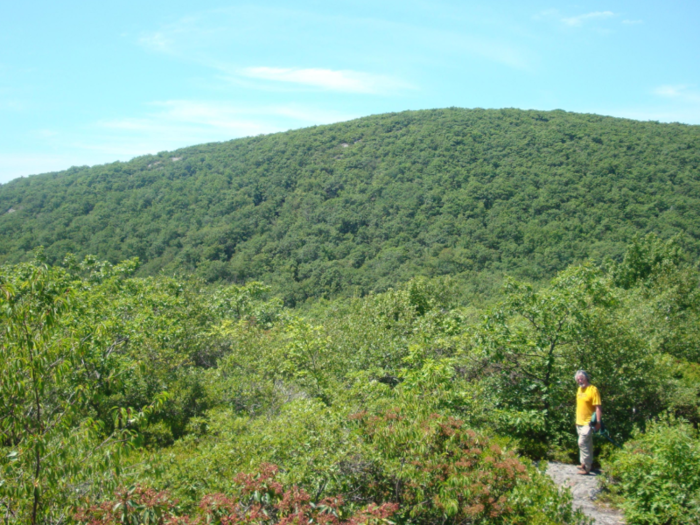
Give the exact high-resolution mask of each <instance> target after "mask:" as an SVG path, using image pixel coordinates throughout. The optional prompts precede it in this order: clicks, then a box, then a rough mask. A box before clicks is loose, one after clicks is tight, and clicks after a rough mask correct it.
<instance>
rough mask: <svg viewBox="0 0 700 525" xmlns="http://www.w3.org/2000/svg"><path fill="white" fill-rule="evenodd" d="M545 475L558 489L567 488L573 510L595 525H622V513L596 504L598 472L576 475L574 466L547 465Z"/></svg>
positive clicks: (599, 489) (598, 488)
mask: <svg viewBox="0 0 700 525" xmlns="http://www.w3.org/2000/svg"><path fill="white" fill-rule="evenodd" d="M547 474H548V475H549V476H550V477H551V478H552V479H553V480H554V482H555V483H556V484H557V485H559V486H560V487H568V488H569V489H570V490H571V494H572V495H573V496H574V508H575V509H581V510H582V511H583V513H584V514H585V515H586V516H588V517H589V518H592V519H593V522H594V523H595V524H596V525H622V524H624V523H625V520H624V517H623V515H622V512H620V511H619V510H615V509H611V508H608V507H605V506H603V505H600V504H596V500H597V499H598V495H599V494H600V491H601V488H600V487H599V484H598V478H599V477H600V472H599V471H597V470H594V471H593V472H592V473H591V474H589V475H588V476H582V475H580V474H578V473H577V467H576V465H566V464H564V463H553V462H550V463H548V464H547Z"/></svg>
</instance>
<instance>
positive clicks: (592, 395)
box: [576, 385, 602, 425]
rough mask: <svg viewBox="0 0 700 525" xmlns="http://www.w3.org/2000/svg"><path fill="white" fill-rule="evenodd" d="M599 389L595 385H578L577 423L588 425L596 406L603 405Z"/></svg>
mask: <svg viewBox="0 0 700 525" xmlns="http://www.w3.org/2000/svg"><path fill="white" fill-rule="evenodd" d="M601 404H602V403H601V402H600V394H599V393H598V389H597V388H596V387H594V386H593V385H588V386H587V387H586V388H581V387H578V392H576V424H577V425H588V424H589V423H590V422H591V416H592V415H593V412H595V407H597V406H599V405H601Z"/></svg>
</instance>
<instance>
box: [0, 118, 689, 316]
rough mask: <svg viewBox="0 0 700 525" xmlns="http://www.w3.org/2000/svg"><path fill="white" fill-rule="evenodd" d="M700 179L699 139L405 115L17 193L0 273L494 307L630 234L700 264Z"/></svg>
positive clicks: (650, 130) (23, 184) (3, 196)
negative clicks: (161, 278)
mask: <svg viewBox="0 0 700 525" xmlns="http://www.w3.org/2000/svg"><path fill="white" fill-rule="evenodd" d="M699 169H700V127H697V126H685V125H680V124H659V123H653V122H635V121H631V120H624V119H615V118H610V117H601V116H597V115H583V114H573V113H565V112H563V111H551V112H542V111H520V110H514V109H504V110H464V109H457V108H450V109H442V110H430V111H407V112H402V113H394V114H386V115H377V116H371V117H366V118H362V119H358V120H354V121H350V122H344V123H340V124H334V125H330V126H319V127H314V128H309V129H304V130H296V131H290V132H287V133H280V134H275V135H269V136H264V137H253V138H246V139H240V140H234V141H231V142H226V143H221V144H206V145H200V146H194V147H191V148H186V149H182V150H178V151H176V152H172V153H167V152H162V153H160V154H158V155H149V156H144V157H140V158H137V159H134V160H132V161H130V162H126V163H121V162H116V163H113V164H109V165H104V166H96V167H93V168H72V169H71V170H68V171H66V172H62V173H53V174H46V175H41V176H34V177H29V178H25V179H19V180H16V181H12V182H10V183H8V184H5V185H2V186H0V262H7V263H16V262H20V261H22V260H26V257H27V254H28V253H29V252H30V250H31V249H33V248H34V247H37V246H42V245H43V246H45V247H46V254H47V257H48V260H49V262H51V263H54V264H55V263H59V262H60V261H61V260H62V258H63V257H64V255H65V254H66V253H69V252H74V253H77V254H78V255H80V256H84V255H86V254H95V255H97V256H98V258H100V259H104V260H109V261H111V262H112V263H116V262H118V261H121V260H124V259H127V258H130V257H139V259H140V260H141V261H142V263H143V264H142V265H141V267H140V268H139V270H138V271H139V273H138V275H141V276H146V275H156V274H158V272H159V271H161V270H165V272H166V274H168V275H172V274H173V273H174V272H183V271H184V272H194V273H196V274H197V275H198V276H199V277H200V278H202V279H204V280H205V281H207V282H219V281H224V282H236V283H243V282H249V281H253V280H255V281H262V282H265V283H267V284H268V285H270V286H271V288H272V290H274V292H275V294H279V295H280V296H281V297H282V298H283V299H284V301H285V303H286V304H288V305H295V304H301V303H303V302H304V301H306V300H307V299H308V298H319V297H326V298H328V297H334V296H337V295H344V296H352V295H364V294H366V293H368V292H370V291H375V292H381V291H385V290H387V289H388V288H390V287H396V286H397V285H398V284H400V283H403V282H406V281H408V280H409V279H411V278H414V277H416V276H419V275H423V276H427V277H436V276H442V275H452V276H454V277H455V283H457V284H459V287H458V288H457V289H456V290H457V292H458V294H459V295H460V296H461V298H462V299H466V300H474V299H488V298H490V297H491V296H493V295H494V293H496V292H497V291H498V289H499V286H500V282H501V279H502V276H503V274H504V273H509V274H513V275H515V276H516V277H517V278H519V279H525V280H531V281H540V280H542V279H548V278H551V277H553V276H554V274H555V273H556V272H557V271H560V270H563V269H564V268H566V267H567V266H568V265H570V264H573V263H576V262H580V261H582V260H584V259H586V258H592V259H593V260H595V261H601V260H603V259H604V258H606V257H612V258H613V259H618V258H619V257H620V256H621V255H622V252H623V251H624V247H625V243H626V242H627V241H629V240H631V239H632V238H633V237H634V235H635V234H636V233H640V234H645V233H647V232H652V231H653V232H657V234H658V235H659V236H660V237H661V238H663V239H667V238H670V237H672V236H673V235H675V234H682V235H683V236H684V241H685V242H686V243H687V249H688V250H689V252H690V253H691V254H692V256H693V257H697V256H698V254H700V244H699V243H698V239H699V238H700V220H699V216H698V213H699V211H698V210H700V181H699V179H698V175H697V174H698V170H699ZM9 210H13V213H8V211H9ZM630 262H631V261H630ZM635 268H636V267H635ZM634 271H642V273H643V272H644V271H645V270H644V269H643V268H641V267H640V268H636V270H634ZM635 275H637V274H635V273H634V272H632V273H626V274H624V275H622V274H621V275H620V278H621V279H634V278H636V277H635ZM639 275H641V274H639Z"/></svg>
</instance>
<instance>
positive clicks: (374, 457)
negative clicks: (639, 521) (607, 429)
mask: <svg viewBox="0 0 700 525" xmlns="http://www.w3.org/2000/svg"><path fill="white" fill-rule="evenodd" d="M352 417H353V418H354V419H355V420H357V421H358V424H359V425H360V432H361V435H362V437H363V440H364V441H365V442H366V445H367V452H366V454H367V458H371V459H370V461H371V463H372V464H373V468H372V475H371V476H370V477H369V479H366V480H365V484H364V487H363V488H364V491H365V497H366V498H367V499H368V500H371V501H376V502H380V501H395V502H398V503H399V504H400V508H399V511H398V513H397V521H399V522H401V523H420V524H436V525H437V524H444V523H483V524H486V523H488V524H523V525H524V524H530V523H541V524H552V525H553V524H555V523H556V524H573V523H582V522H584V521H585V519H584V518H583V516H582V515H581V514H580V513H578V512H574V511H573V510H572V508H571V501H570V497H569V496H568V495H566V494H560V493H559V492H558V491H557V489H556V487H555V486H554V485H553V483H552V482H551V480H549V479H545V477H544V476H543V475H542V474H541V473H540V472H538V471H537V470H536V469H534V468H532V467H529V466H527V465H526V464H525V463H523V462H522V461H520V460H519V459H518V458H517V457H516V456H515V454H514V453H513V452H512V451H507V450H504V449H502V448H501V447H500V446H499V445H498V444H497V443H496V442H495V441H493V440H491V439H489V438H488V437H486V436H484V435H481V434H479V433H477V432H475V431H474V430H472V429H469V428H467V427H466V425H465V424H464V423H463V422H462V421H460V420H458V419H455V418H452V417H445V416H440V415H437V414H432V415H431V416H429V417H420V416H416V412H411V411H409V410H399V409H395V410H388V411H386V412H384V413H382V414H380V415H370V414H367V413H364V412H361V413H358V414H356V415H354V416H352Z"/></svg>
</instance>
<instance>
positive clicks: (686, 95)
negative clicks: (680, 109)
mask: <svg viewBox="0 0 700 525" xmlns="http://www.w3.org/2000/svg"><path fill="white" fill-rule="evenodd" d="M653 93H654V94H655V95H658V96H660V97H664V98H668V99H674V100H678V101H682V102H696V103H700V92H699V91H697V90H695V89H693V86H690V85H688V84H675V85H670V84H667V85H663V86H658V87H657V88H655V89H654V90H653Z"/></svg>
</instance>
